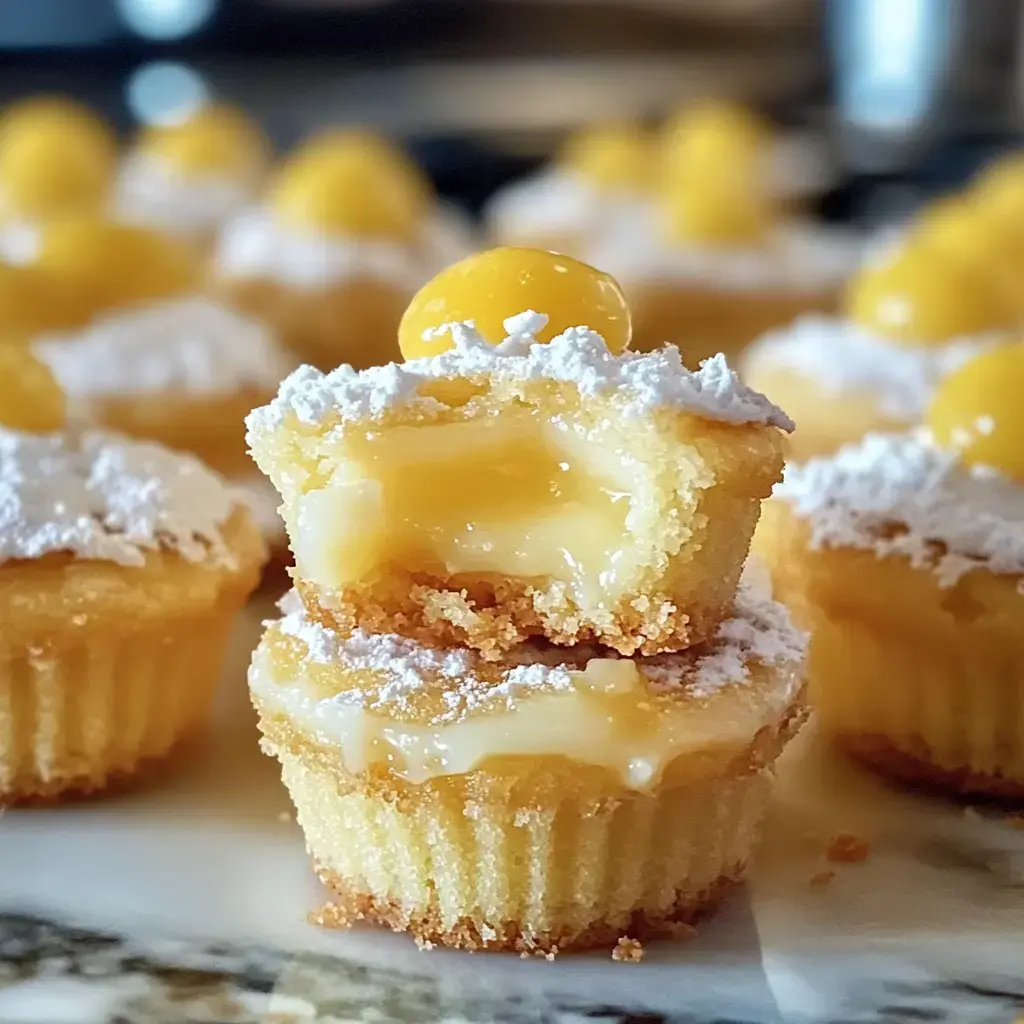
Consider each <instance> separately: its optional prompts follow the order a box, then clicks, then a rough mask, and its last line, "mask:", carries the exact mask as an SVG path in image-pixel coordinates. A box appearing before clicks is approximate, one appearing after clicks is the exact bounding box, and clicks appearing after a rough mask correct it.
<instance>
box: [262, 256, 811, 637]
mask: <svg viewBox="0 0 1024 1024" xmlns="http://www.w3.org/2000/svg"><path fill="white" fill-rule="evenodd" d="M524 253H525V254H526V255H524ZM474 260H476V261H484V262H485V263H486V262H487V261H488V260H498V261H499V262H501V261H503V260H504V261H507V264H508V267H509V268H510V269H511V276H512V277H513V278H514V279H515V280H516V281H520V280H523V279H525V278H530V279H531V280H537V279H543V278H544V271H543V268H544V267H547V268H548V269H549V270H550V269H551V268H552V267H556V268H561V269H560V270H556V271H554V277H555V280H556V285H558V286H559V287H561V283H562V282H564V281H568V280H569V279H570V278H572V277H573V275H579V279H578V280H577V281H576V284H577V285H578V286H579V287H580V288H583V289H584V291H586V288H587V287H589V286H590V285H591V284H593V281H592V280H591V278H590V277H589V276H588V275H597V272H596V271H593V270H592V269H591V268H588V267H585V265H583V264H578V263H575V261H571V260H568V259H567V258H566V257H558V256H554V255H552V254H548V253H535V252H532V251H528V250H495V252H494V253H491V254H485V256H483V257H475V258H474ZM524 260H525V261H530V260H535V261H536V265H532V266H533V271H535V272H536V273H534V274H531V275H524V274H521V273H520V271H521V268H522V266H523V262H522V261H524ZM500 276H501V275H500V274H499V277H500ZM598 276H599V277H601V278H604V275H598ZM442 277H444V275H442ZM469 279H470V280H473V279H476V278H475V277H474V275H473V274H470V278H469ZM607 281H610V279H607ZM607 281H602V282H601V283H602V284H606V283H607ZM440 282H441V278H439V279H438V280H437V281H435V282H434V285H438V284H439V283H440ZM550 284H551V282H549V281H544V287H545V288H547V287H548V286H549V285H550ZM612 284H614V282H612ZM565 287H567V288H568V287H571V285H565ZM423 294H424V293H421V296H423ZM473 294H474V295H477V296H478V297H480V296H482V301H483V302H484V303H485V304H486V303H488V302H489V301H490V299H491V298H493V299H494V301H495V302H498V301H499V299H498V296H497V294H496V293H495V294H492V295H491V296H490V297H488V294H487V292H486V289H485V290H483V291H482V292H480V293H476V292H474V293H473ZM599 294H600V295H602V296H604V293H603V292H600V290H599ZM618 295H619V297H621V293H618ZM450 297H451V296H450V295H449V298H450ZM604 297H605V298H607V296H604ZM426 299H429V295H427V296H426ZM504 299H505V301H507V300H508V296H504ZM591 300H593V302H592V303H591V304H590V305H589V307H588V304H587V302H584V303H583V305H582V307H577V306H576V305H574V302H573V301H572V296H571V295H570V296H569V298H568V299H566V295H565V294H564V293H562V292H558V291H557V290H556V292H555V293H553V298H552V301H551V306H552V307H557V308H552V309H550V314H551V315H552V316H553V317H554V319H553V320H552V319H551V318H549V315H548V314H546V313H544V312H537V313H534V312H525V313H522V314H521V315H519V316H514V317H511V318H510V319H508V320H507V321H506V322H505V329H506V330H507V331H508V337H506V338H505V339H504V340H502V339H501V337H500V336H499V337H498V338H497V339H496V340H498V341H499V342H500V344H497V345H495V344H493V343H491V341H490V340H485V338H484V337H482V336H481V334H480V333H479V332H478V330H476V329H475V328H474V327H473V326H472V325H471V324H470V323H466V322H463V323H457V324H448V325H446V326H445V327H444V328H443V329H442V330H440V331H432V330H429V329H428V330H426V331H424V332H422V337H423V338H425V339H426V340H425V341H419V340H418V337H419V332H413V336H412V337H409V336H408V334H403V347H404V348H405V349H406V350H407V351H410V352H412V351H414V350H418V346H420V345H423V346H426V347H427V348H428V349H429V348H430V347H434V348H442V347H444V346H448V345H454V347H452V348H450V349H448V350H447V351H442V353H441V354H440V355H437V356H434V357H432V358H422V359H413V360H411V361H410V362H407V363H405V364H401V365H399V364H392V365H389V366H386V367H382V368H379V369H371V370H368V371H364V372H362V373H356V372H355V371H353V370H352V369H351V368H350V367H347V366H343V367H340V368H339V369H338V370H335V371H333V372H332V373H330V374H327V375H324V374H321V373H318V372H316V371H314V370H311V369H309V368H304V369H302V370H300V371H297V372H296V373H295V374H293V375H292V376H291V377H290V378H289V379H288V380H286V381H285V382H284V384H283V385H282V387H281V390H280V393H279V395H278V397H277V399H276V400H275V401H274V402H272V403H271V404H270V405H269V406H267V407H266V408H263V409H258V410H255V411H254V412H253V413H252V414H251V415H250V417H249V420H248V424H249V435H248V436H249V442H250V445H251V448H252V451H253V455H254V457H255V459H256V461H257V463H258V464H259V466H260V468H261V469H262V470H263V471H264V472H265V473H267V475H268V476H269V477H270V478H271V480H272V481H273V483H274V485H275V486H276V487H277V489H278V490H279V492H280V493H281V496H282V499H283V507H282V511H283V515H284V518H285V521H286V524H287V527H288V532H289V536H290V539H291V546H292V550H293V551H294V553H295V556H296V581H297V586H298V589H299V591H300V593H301V594H302V596H303V599H304V601H305V602H306V605H307V607H308V608H309V609H310V611H311V614H313V616H314V617H317V618H319V619H320V620H321V621H323V622H324V623H325V624H327V625H330V626H333V627H335V628H337V629H339V630H341V631H346V630H349V629H352V628H356V627H362V628H366V629H369V630H373V631H394V632H401V633H403V634H406V635H409V636H411V637H415V638H417V639H420V640H422V641H424V642H435V643H440V644H453V643H455V644H467V645H469V646H471V647H475V648H478V649H480V650H481V651H483V652H484V653H485V654H486V655H487V656H490V657H497V656H499V655H500V653H501V652H502V651H504V650H507V649H508V648H510V647H513V646H515V645H516V644H517V643H519V642H520V641H521V640H523V639H524V638H526V637H529V636H543V637H547V638H548V639H550V640H552V641H554V642H556V643H560V644H571V643H578V642H581V641H595V642H598V643H603V644H607V645H608V646H610V647H613V648H615V649H616V650H617V651H619V652H620V653H623V654H632V653H636V652H642V653H657V652H658V651H662V650H672V649H678V648H680V647H685V646H686V645H688V644H692V643H697V642H699V641H701V640H704V639H706V638H707V637H709V636H711V635H712V634H713V633H714V630H715V628H716V626H717V623H718V622H719V621H720V619H721V618H722V616H723V615H724V614H725V613H726V611H727V610H728V608H729V606H730V603H731V601H732V597H733V594H734V591H735V587H736V581H737V579H738V578H739V574H740V570H741V567H742V565H743V561H744V559H745V558H746V555H747V550H748V547H749V543H750V537H751V534H752V532H753V529H754V526H755V524H756V522H757V518H758V514H759V510H760V504H761V500H762V499H763V498H765V497H767V496H768V494H769V492H770V490H771V487H772V484H773V483H774V482H775V481H776V480H777V479H778V478H779V474H780V472H781V466H782V444H783V442H782V430H784V429H788V428H789V427H790V426H791V424H790V423H789V421H788V419H787V418H786V416H785V415H784V414H783V413H782V412H781V411H780V410H779V409H777V408H775V407H774V406H773V405H772V404H771V403H770V402H768V401H767V399H765V398H764V397H763V396H761V395H758V394H756V393H754V392H752V391H750V390H749V389H747V388H745V387H744V386H743V385H741V384H740V383H739V382H738V380H737V379H736V377H735V375H734V374H732V372H731V371H730V370H729V369H728V367H727V366H726V365H725V363H724V360H722V359H715V360H711V361H709V362H708V363H707V364H705V366H704V367H703V368H702V369H701V370H700V371H698V372H696V373H691V372H690V371H688V370H686V369H685V368H684V367H683V366H682V364H681V362H680V359H679V354H678V352H677V351H676V350H675V349H673V348H671V347H668V348H665V349H663V350H661V351H658V352H655V353H651V354H648V355H637V354H633V353H630V352H628V351H626V352H621V351H620V353H619V354H613V352H611V351H609V345H608V344H606V342H605V339H604V338H603V337H602V336H601V335H600V334H598V333H596V331H595V330H591V329H590V328H587V327H568V326H567V325H568V324H571V323H575V322H580V321H585V320H586V319H587V316H588V315H589V316H590V317H591V318H592V320H593V321H594V326H595V327H596V328H597V329H599V330H602V331H604V332H605V333H606V334H607V335H608V336H609V337H611V338H614V339H615V345H616V347H617V348H618V349H620V350H621V347H622V345H623V343H624V342H625V341H628V311H626V313H625V314H623V311H624V310H625V307H624V305H623V306H622V307H621V308H619V307H618V306H617V305H616V303H615V302H614V301H611V300H609V302H608V304H607V305H605V306H602V305H601V304H600V302H598V301H597V300H596V299H594V296H593V295H592V296H591ZM602 301H603V300H602ZM433 307H434V302H433V300H430V301H426V300H424V301H420V302H417V303H414V304H413V306H412V307H410V310H411V311H413V312H415V311H416V310H422V309H423V308H430V309H433ZM461 308H463V309H465V308H467V307H461ZM499 308H500V306H499ZM443 314H444V310H442V311H441V313H440V314H439V315H443ZM577 315H578V317H579V319H578V320H577V319H576V317H577ZM622 315H625V327H623V322H622ZM407 316H409V315H407ZM493 316H494V311H493V309H491V310H488V311H487V315H486V317H481V318H478V321H477V322H478V323H480V324H481V326H485V327H486V329H488V330H490V331H492V332H493V331H494V329H495V328H494V324H493ZM409 319H410V320H411V321H414V322H415V324H416V326H417V327H418V326H419V325H420V320H419V318H418V316H416V315H412V316H409ZM498 323H499V325H500V320H499V321H498ZM410 330H411V328H410ZM557 331H560V332H561V333H557V336H555V337H553V338H552V337H551V335H552V333H553V332H557ZM549 338H550V339H551V340H543V341H542V340H541V339H549Z"/></svg>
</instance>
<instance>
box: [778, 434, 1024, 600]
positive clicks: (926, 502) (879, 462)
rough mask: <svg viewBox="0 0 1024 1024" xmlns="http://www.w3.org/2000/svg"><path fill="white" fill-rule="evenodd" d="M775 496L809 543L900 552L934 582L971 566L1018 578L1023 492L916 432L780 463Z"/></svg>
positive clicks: (951, 579) (1022, 557)
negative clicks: (807, 533) (803, 526)
mask: <svg viewBox="0 0 1024 1024" xmlns="http://www.w3.org/2000/svg"><path fill="white" fill-rule="evenodd" d="M775 494H776V496H777V497H779V498H782V499H784V500H785V501H787V502H788V503H789V505H790V507H791V508H792V511H793V512H794V514H795V515H797V516H798V517H799V518H801V519H804V520H806V521H807V523H808V524H809V526H810V530H811V543H812V545H814V546H815V547H852V548H857V549H861V550H866V551H874V552H875V553H876V554H877V555H878V557H880V558H883V557H887V556H903V557H905V558H907V559H909V561H910V563H911V564H912V565H913V566H915V567H917V568H930V569H933V570H934V572H935V573H936V575H937V576H938V579H939V583H940V585H941V586H952V585H953V584H954V583H956V581H957V580H958V579H960V577H961V576H963V575H964V574H965V573H967V572H970V571H971V570H972V569H976V568H979V567H984V568H987V569H989V570H990V571H992V572H996V573H1006V574H1019V573H1024V487H1021V486H1020V485H1019V484H1018V483H1016V482H1015V481H1013V480H1010V479H1008V478H1006V477H1004V476H1002V475H1001V474H1000V473H999V472H998V471H996V470H994V469H991V468H990V467H973V468H971V467H967V466H966V465H964V464H963V463H962V462H961V461H960V459H959V458H958V456H957V454H956V453H955V452H953V451H943V450H941V449H940V448H938V447H937V446H936V445H935V444H934V443H933V442H932V440H931V439H930V438H929V437H928V435H927V434H926V433H925V432H924V431H917V432H914V433H910V434H900V435H883V434H873V435H868V436H867V437H866V438H864V439H863V441H861V442H860V443H858V444H855V445H848V446H847V447H845V448H842V449H840V451H839V452H837V453H836V454H835V455H832V456H829V457H823V458H816V459H811V460H810V461H809V462H807V463H805V464H803V465H790V466H787V467H786V471H785V477H784V480H783V482H782V483H781V484H779V485H778V486H777V487H776V489H775Z"/></svg>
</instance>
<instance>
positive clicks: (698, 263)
mask: <svg viewBox="0 0 1024 1024" xmlns="http://www.w3.org/2000/svg"><path fill="white" fill-rule="evenodd" d="M861 255H862V241H861V239H860V238H859V237H858V236H856V235H854V234H851V233H850V232H849V231H847V230H842V229H837V228H826V227H820V226H816V225H809V224H801V223H786V224H782V225H779V226H778V227H777V228H775V229H774V230H773V231H772V232H771V233H770V234H769V236H768V237H767V238H766V239H765V240H764V241H763V242H760V243H758V244H756V245H749V246H745V247H742V246H713V245H699V244H689V245H687V244H684V243H682V242H679V243H672V242H669V241H667V240H666V238H665V231H664V224H663V217H662V215H661V214H660V212H659V211H658V210H657V209H656V208H655V207H654V206H653V205H649V206H648V207H647V209H646V210H645V211H644V213H643V215H642V216H635V217H632V218H631V219H629V220H628V221H624V222H619V224H618V226H617V227H616V226H612V227H609V229H608V230H606V231H604V232H602V233H601V235H600V237H598V238H597V239H596V240H595V241H594V243H593V244H592V246H591V247H590V248H589V249H588V251H587V252H585V253H584V254H583V258H584V259H585V260H586V261H587V262H588V263H590V264H592V265H593V266H596V267H600V268H601V269H602V270H605V271H607V272H608V273H609V274H611V275H612V276H613V277H615V278H616V279H617V280H618V281H619V282H620V283H621V284H622V286H623V287H624V288H625V289H626V291H627V293H628V292H629V290H630V289H631V288H634V287H637V286H643V285H671V284H672V283H673V282H676V283H679V282H682V283H684V284H685V283H690V284H699V285H700V286H701V287H706V288H708V289H712V290H718V291H764V290H768V291H782V292H789V293H796V294H800V293H804V292H820V291H825V290H829V289H833V288H836V287H838V286H839V285H840V284H841V283H842V282H843V281H845V280H846V278H847V277H848V276H849V275H850V274H851V273H852V272H853V271H854V270H855V269H856V268H857V267H858V266H859V265H860V262H861Z"/></svg>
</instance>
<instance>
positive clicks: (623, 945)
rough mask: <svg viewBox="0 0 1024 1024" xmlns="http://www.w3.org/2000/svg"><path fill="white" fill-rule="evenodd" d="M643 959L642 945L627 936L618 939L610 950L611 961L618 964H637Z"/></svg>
mask: <svg viewBox="0 0 1024 1024" xmlns="http://www.w3.org/2000/svg"><path fill="white" fill-rule="evenodd" d="M643 958H644V947H643V944H642V943H640V942H637V940H636V939H631V938H629V936H628V935H622V936H620V937H619V941H618V942H616V943H615V948H614V949H613V950H612V959H613V960H614V961H615V962H616V963H620V964H638V963H640V961H641V960H643Z"/></svg>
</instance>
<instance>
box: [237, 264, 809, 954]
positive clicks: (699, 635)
mask: <svg viewBox="0 0 1024 1024" xmlns="http://www.w3.org/2000/svg"><path fill="white" fill-rule="evenodd" d="M581 323H587V324H589V326H587V327H581V326H576V325H578V324H581ZM629 338H630V318H629V311H628V309H627V307H626V304H625V302H624V300H623V297H622V293H621V291H620V289H619V288H618V286H617V285H616V283H615V282H614V281H613V280H612V279H611V278H609V277H608V276H607V275H604V274H601V273H599V272H598V271H595V270H593V269H592V268H590V267H588V266H586V265H584V264H581V263H577V262H575V261H573V260H571V259H569V258H566V257H561V256H556V255H553V254H551V253H547V252H540V251H535V250H526V249H499V250H494V251H492V252H488V253H484V254H481V255H479V256H476V257H473V258H472V259H470V260H467V261H464V262H463V263H461V264H457V265H456V266H454V267H452V268H449V269H448V270H447V271H445V272H444V273H442V274H441V275H440V276H439V277H437V278H435V279H434V281H432V282H431V283H430V284H428V285H427V286H426V287H425V288H424V289H423V290H422V291H421V292H420V293H419V294H418V295H417V296H416V297H415V298H414V300H413V302H412V304H411V306H410V307H409V309H408V310H407V312H406V314H405V317H404V319H403V321H402V327H401V330H400V334H399V343H400V347H401V350H402V352H403V355H404V356H405V357H406V360H407V361H406V362H405V363H404V364H391V365H389V366H385V367H381V368H375V369H369V370H365V371H362V372H356V371H355V370H353V369H352V368H351V367H349V366H342V367H340V368H338V369H337V370H334V371H333V372H331V373H328V374H323V373H320V372H319V371H316V370H313V369H311V368H309V367H306V368H303V369H301V370H299V371H297V372H296V373H294V374H292V375H291V376H290V377H289V378H288V379H287V380H286V381H285V382H284V383H283V384H282V386H281V389H280V392H279V394H278V396H277V398H276V399H275V400H274V401H273V402H272V403H271V404H270V405H268V406H266V407H264V408H261V409H257V410H256V411H254V412H253V413H252V414H251V415H250V417H249V419H248V428H249V433H248V437H249V443H250V445H251V448H252V452H253V455H254V457H255V459H256V461H257V463H258V464H259V466H260V468H261V469H262V470H263V471H264V472H265V473H266V474H267V475H268V476H269V477H270V479H271V480H272V482H273V484H274V486H275V487H276V488H277V489H278V491H279V492H280V494H281V497H282V501H283V508H282V512H283V515H284V518H285V521H286V524H287V527H288V532H289V537H290V542H291V546H292V550H293V552H294V555H295V571H294V574H295V580H296V590H295V592H294V593H293V594H291V595H289V597H288V598H286V600H285V602H284V603H283V605H282V612H283V617H282V618H280V619H279V620H277V621H275V622H271V623H269V624H268V626H267V629H266V632H265V635H264V637H263V640H262V642H261V644H260V645H259V647H258V649H257V650H256V652H255V654H254V656H253V663H252V667H251V670H250V679H249V681H250V689H251V692H252V696H253V701H254V703H255V705H256V708H257V710H258V711H259V714H260V720H261V729H262V731H263V734H264V746H265V749H266V750H267V752H268V753H271V754H272V755H274V756H276V757H277V758H278V759H279V760H280V761H281V764H282V767H283V774H284V781H285V784H286V785H287V787H288V789H289V791H290V793H291V796H292V798H293V800H294V802H295V805H296V808H297V812H298V820H299V823H300V825H301V826H302V828H303V831H304V832H305V836H306V842H307V846H308V848H309V851H310V854H311V856H312V858H313V860H314V863H315V865H316V868H317V871H318V873H319V875H320V877H321V879H322V880H323V882H324V883H325V884H326V885H327V886H328V887H329V888H330V889H331V890H332V891H333V892H334V894H335V895H336V900H337V902H336V904H335V906H334V908H333V912H332V915H331V919H332V921H334V922H337V923H348V922H350V921H355V920H358V919H369V920H374V921H378V922H381V923H385V924H388V925H390V926H392V927H393V928H395V929H396V930H403V931H410V932H412V933H413V934H414V935H415V936H416V938H417V939H418V940H419V941H421V942H424V943H434V942H440V943H444V944H446V945H453V946H460V947H463V948H469V949H484V948H492V949H515V950H519V951H521V952H530V953H546V954H551V953H553V952H557V951H558V950H559V949H566V948H580V947H586V946H595V945H605V944H607V945H614V944H615V943H616V941H617V940H618V939H620V938H621V937H623V936H630V937H632V938H634V939H642V938H645V937H652V936H656V935H661V934H666V933H669V934H670V933H672V931H673V930H674V929H675V928H676V927H678V926H679V925H688V924H690V923H692V922H693V921H694V920H695V919H696V918H697V917H698V916H700V915H701V914H703V913H705V912H707V911H708V910H710V909H711V908H713V907H714V906H715V905H716V904H717V903H718V902H719V901H720V900H721V898H722V897H723V895H724V894H725V893H726V892H727V891H728V890H729V889H730V888H732V886H733V885H734V884H735V883H736V882H737V881H738V880H739V879H740V878H741V876H742V873H743V869H744V866H745V864H746V862H747V860H748V857H749V855H750V852H751V849H752V846H753V843H754V841H755V838H756V834H757V830H758V826H759V822H760V819H761V816H762V812H763V810H764V806H765V802H766V798H767V795H768V793H769V791H770V783H771V776H772V771H771V769H772V766H773V764H774V762H775V760H776V759H777V757H778V756H779V754H780V753H781V751H782V750H783V748H784V747H785V745H786V743H787V742H788V740H789V739H790V738H791V736H792V735H793V733H794V732H795V730H796V729H797V727H798V726H799V724H800V722H801V721H802V718H803V714H804V712H803V704H802V695H803V664H802V662H803V647H804V644H803V640H804V638H803V635H802V634H801V633H799V632H798V631H797V630H795V629H794V628H793V626H792V625H791V623H790V620H789V618H788V616H787V614H786V612H785V611H784V609H783V608H782V606H781V605H779V604H777V603H775V602H774V601H773V600H772V598H771V595H770V592H769V591H768V590H766V589H764V584H763V583H762V582H761V581H759V580H758V579H755V578H753V575H752V574H751V573H749V572H748V573H744V572H743V566H744V562H745V560H746V556H747V551H748V548H749V543H750V537H751V534H752V532H753V529H754V526H755V524H756V522H757V518H758V515H759V511H760V505H761V501H762V499H764V498H765V497H767V495H768V494H769V492H770V489H771V487H772V485H773V484H774V483H775V482H776V481H777V480H778V479H779V477H780V475H781V469H782V452H783V431H785V430H788V429H789V428H790V427H791V424H790V423H789V420H788V419H787V418H786V416H785V415H784V414H783V413H782V412H781V411H780V410H779V409H777V408H775V407H774V406H773V405H772V404H771V403H770V402H768V401H767V400H766V399H765V398H764V397H763V396H761V395H759V394H756V393H755V392H753V391H751V390H749V389H748V388H746V387H744V386H743V385H741V384H740V383H739V382H738V380H737V378H736V377H735V375H734V374H733V373H732V372H731V371H730V370H729V369H728V367H727V366H726V365H725V363H724V361H723V360H721V359H720V358H719V359H714V360H710V361H708V362H707V363H706V364H705V365H704V366H703V367H702V368H701V369H700V371H698V372H690V371H688V370H686V369H685V368H684V367H683V365H682V363H681V361H680V358H679V354H678V351H677V350H676V349H674V348H672V347H666V348H665V349H662V350H659V351H657V352H654V353H650V354H646V355H642V354H636V353H632V352H629V351H628V343H629ZM741 577H742V578H741Z"/></svg>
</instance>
